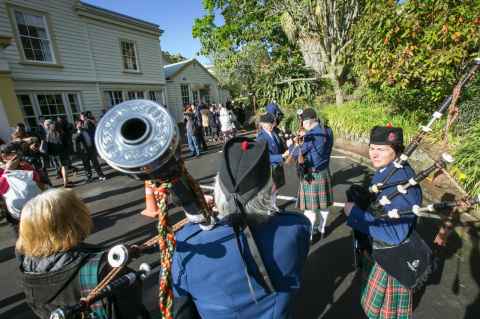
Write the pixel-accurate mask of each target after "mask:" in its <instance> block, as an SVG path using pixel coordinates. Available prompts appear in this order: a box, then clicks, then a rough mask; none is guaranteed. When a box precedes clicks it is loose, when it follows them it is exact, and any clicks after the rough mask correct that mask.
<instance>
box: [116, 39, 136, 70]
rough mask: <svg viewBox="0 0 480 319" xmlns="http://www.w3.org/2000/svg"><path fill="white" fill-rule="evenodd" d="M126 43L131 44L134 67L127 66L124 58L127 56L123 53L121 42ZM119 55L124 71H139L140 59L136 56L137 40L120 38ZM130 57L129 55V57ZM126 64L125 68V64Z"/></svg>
mask: <svg viewBox="0 0 480 319" xmlns="http://www.w3.org/2000/svg"><path fill="white" fill-rule="evenodd" d="M124 43H128V44H132V45H133V54H134V55H135V56H134V58H135V66H136V68H135V69H133V68H128V63H126V62H127V61H126V60H125V59H126V58H129V57H128V56H126V55H124V54H123V44H124ZM120 55H121V57H122V68H123V71H124V72H132V73H140V60H139V58H138V50H137V42H136V41H133V40H129V39H120ZM130 58H131V57H130ZM126 64H127V68H126V67H125V65H126Z"/></svg>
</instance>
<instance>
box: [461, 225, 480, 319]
mask: <svg viewBox="0 0 480 319" xmlns="http://www.w3.org/2000/svg"><path fill="white" fill-rule="evenodd" d="M477 227H478V226H477ZM468 234H469V235H470V238H471V241H472V250H471V252H470V271H471V272H472V277H473V280H475V283H476V284H477V286H478V287H479V288H480V234H479V229H478V228H476V227H475V226H474V225H473V224H472V225H470V226H469V229H468ZM465 311H466V312H465V317H464V319H477V318H480V294H478V295H477V298H475V301H474V302H473V303H471V304H470V305H468V306H467V308H466V309H465Z"/></svg>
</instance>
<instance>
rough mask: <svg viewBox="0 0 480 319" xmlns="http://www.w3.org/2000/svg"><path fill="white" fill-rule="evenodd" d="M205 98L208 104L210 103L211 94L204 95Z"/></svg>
mask: <svg viewBox="0 0 480 319" xmlns="http://www.w3.org/2000/svg"><path fill="white" fill-rule="evenodd" d="M203 99H204V101H205V103H206V104H210V95H209V94H208V93H207V94H205V95H204V96H203Z"/></svg>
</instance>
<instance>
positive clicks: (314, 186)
mask: <svg viewBox="0 0 480 319" xmlns="http://www.w3.org/2000/svg"><path fill="white" fill-rule="evenodd" d="M332 202H333V192H332V183H331V177H330V169H328V168H327V169H324V170H322V171H320V172H318V173H309V174H308V175H307V176H306V179H304V180H302V181H300V186H299V188H298V194H297V208H299V209H301V210H317V209H326V208H328V207H329V206H331V205H332Z"/></svg>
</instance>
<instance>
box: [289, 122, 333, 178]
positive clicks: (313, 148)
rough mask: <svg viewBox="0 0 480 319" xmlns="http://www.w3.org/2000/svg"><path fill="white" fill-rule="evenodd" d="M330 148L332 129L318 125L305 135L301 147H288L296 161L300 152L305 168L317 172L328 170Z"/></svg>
mask: <svg viewBox="0 0 480 319" xmlns="http://www.w3.org/2000/svg"><path fill="white" fill-rule="evenodd" d="M332 147H333V132H332V129H331V128H329V127H324V126H321V125H320V124H319V125H317V126H315V127H314V128H312V129H311V130H309V131H308V132H307V133H306V134H305V136H304V138H303V144H302V146H301V147H295V146H291V147H290V154H291V155H292V156H293V157H294V158H295V159H296V158H298V155H299V154H300V151H301V152H302V154H303V156H304V159H305V168H308V169H312V170H314V171H316V172H318V171H321V170H324V169H326V168H328V165H329V163H330V155H331V154H332Z"/></svg>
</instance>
